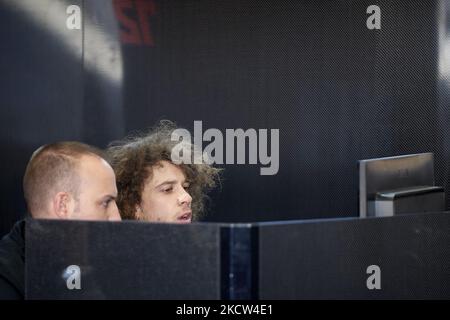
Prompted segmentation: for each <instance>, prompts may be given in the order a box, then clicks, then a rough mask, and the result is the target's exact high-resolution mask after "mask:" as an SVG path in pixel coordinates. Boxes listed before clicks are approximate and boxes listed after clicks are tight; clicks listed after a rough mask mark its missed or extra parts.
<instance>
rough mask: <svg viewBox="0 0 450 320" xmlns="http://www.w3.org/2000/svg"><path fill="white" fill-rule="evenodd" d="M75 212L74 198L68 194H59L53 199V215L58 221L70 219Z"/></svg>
mask: <svg viewBox="0 0 450 320" xmlns="http://www.w3.org/2000/svg"><path fill="white" fill-rule="evenodd" d="M73 211H74V203H73V198H72V196H71V195H70V194H69V193H68V192H58V193H57V194H56V195H55V196H54V197H53V213H54V215H55V216H56V217H57V218H58V219H70V217H71V216H72V214H73Z"/></svg>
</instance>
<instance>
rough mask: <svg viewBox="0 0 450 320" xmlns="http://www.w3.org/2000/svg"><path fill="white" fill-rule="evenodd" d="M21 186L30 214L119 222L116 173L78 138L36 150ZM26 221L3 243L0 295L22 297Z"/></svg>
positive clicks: (0, 254) (1, 247)
mask: <svg viewBox="0 0 450 320" xmlns="http://www.w3.org/2000/svg"><path fill="white" fill-rule="evenodd" d="M23 190H24V196H25V201H26V203H27V207H28V211H29V213H30V214H31V217H32V218H37V219H70V220H109V221H118V220H121V219H120V214H119V211H118V209H117V205H116V201H115V200H116V197H117V188H116V180H115V175H114V171H113V170H112V168H111V166H110V165H109V164H108V162H107V161H106V160H105V157H104V156H103V153H102V152H101V151H100V150H98V149H96V148H94V147H91V146H89V145H86V144H83V143H80V142H58V143H53V144H49V145H45V146H42V147H40V148H39V149H37V150H36V151H35V152H34V153H33V155H32V156H31V159H30V161H29V163H28V165H27V168H26V170H25V175H24V179H23ZM24 225H25V224H24V221H23V220H22V221H19V222H17V223H16V225H15V226H14V227H13V229H12V230H11V232H10V233H9V234H8V235H6V236H5V237H4V238H3V239H2V240H1V241H0V299H20V298H23V297H24V257H25V242H24Z"/></svg>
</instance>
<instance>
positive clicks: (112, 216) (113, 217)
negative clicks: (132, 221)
mask: <svg viewBox="0 0 450 320" xmlns="http://www.w3.org/2000/svg"><path fill="white" fill-rule="evenodd" d="M108 220H109V221H121V220H122V218H121V217H120V213H119V208H118V207H117V203H116V202H115V201H114V202H113V206H112V207H111V211H110V212H109V215H108Z"/></svg>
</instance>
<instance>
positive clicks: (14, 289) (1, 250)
mask: <svg viewBox="0 0 450 320" xmlns="http://www.w3.org/2000/svg"><path fill="white" fill-rule="evenodd" d="M24 283H25V220H21V221H19V222H17V223H16V224H15V225H14V227H13V228H12V229H11V232H10V233H9V234H7V235H6V236H4V237H3V239H2V240H0V300H3V299H23V298H24V291H25V284H24Z"/></svg>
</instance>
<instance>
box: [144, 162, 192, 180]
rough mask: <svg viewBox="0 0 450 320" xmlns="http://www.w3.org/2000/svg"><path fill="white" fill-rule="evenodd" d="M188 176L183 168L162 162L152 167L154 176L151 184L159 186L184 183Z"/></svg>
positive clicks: (151, 178)
mask: <svg viewBox="0 0 450 320" xmlns="http://www.w3.org/2000/svg"><path fill="white" fill-rule="evenodd" d="M185 180H186V176H185V174H184V172H183V170H181V168H180V167H179V166H177V165H174V164H173V163H170V162H168V161H161V162H159V163H158V164H156V165H154V166H152V175H151V177H150V179H149V181H148V183H149V184H151V185H154V186H157V185H159V184H161V183H164V182H166V181H176V182H184V181H185Z"/></svg>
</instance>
